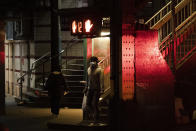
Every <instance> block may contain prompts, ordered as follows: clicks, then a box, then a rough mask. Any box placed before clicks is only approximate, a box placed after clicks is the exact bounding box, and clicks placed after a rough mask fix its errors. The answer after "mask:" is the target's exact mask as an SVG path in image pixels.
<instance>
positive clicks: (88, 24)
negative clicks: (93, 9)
mask: <svg viewBox="0 0 196 131" xmlns="http://www.w3.org/2000/svg"><path fill="white" fill-rule="evenodd" d="M84 28H85V29H84V31H85V32H86V33H90V32H91V31H92V28H93V24H92V21H91V20H90V19H87V20H85V22H84Z"/></svg>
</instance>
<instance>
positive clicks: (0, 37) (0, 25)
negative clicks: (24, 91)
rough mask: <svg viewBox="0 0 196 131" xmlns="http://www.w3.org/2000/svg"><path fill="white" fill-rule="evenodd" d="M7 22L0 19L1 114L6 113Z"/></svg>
mask: <svg viewBox="0 0 196 131" xmlns="http://www.w3.org/2000/svg"><path fill="white" fill-rule="evenodd" d="M4 28H5V23H4V22H3V21H0V115H4V114H5V55H4V54H5V53H4V40H5V30H4Z"/></svg>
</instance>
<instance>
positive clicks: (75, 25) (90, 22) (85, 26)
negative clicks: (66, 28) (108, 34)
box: [71, 18, 101, 37]
mask: <svg viewBox="0 0 196 131" xmlns="http://www.w3.org/2000/svg"><path fill="white" fill-rule="evenodd" d="M100 31H101V21H100V20H99V19H98V18H97V19H95V18H92V19H90V18H85V19H81V18H80V19H74V20H73V21H72V22H71V34H72V35H78V36H82V37H92V36H98V35H100Z"/></svg>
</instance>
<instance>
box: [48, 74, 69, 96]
mask: <svg viewBox="0 0 196 131" xmlns="http://www.w3.org/2000/svg"><path fill="white" fill-rule="evenodd" d="M46 89H47V90H48V92H49V95H50V94H53V95H61V94H63V93H64V91H67V86H66V82H65V79H64V76H63V75H62V74H61V73H59V74H54V73H51V74H50V75H49V77H48V80H47V81H46Z"/></svg>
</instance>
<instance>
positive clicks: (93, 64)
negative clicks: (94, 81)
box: [90, 56, 98, 69]
mask: <svg viewBox="0 0 196 131" xmlns="http://www.w3.org/2000/svg"><path fill="white" fill-rule="evenodd" d="M97 65H98V58H97V57H96V56H92V57H91V58H90V67H91V68H92V69H94V68H96V67H97Z"/></svg>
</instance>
